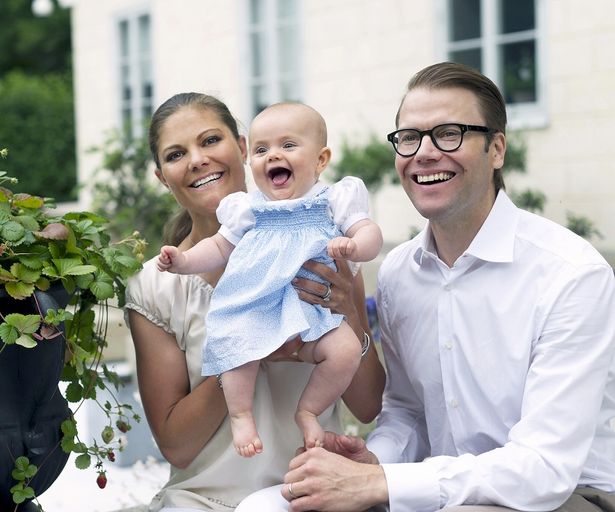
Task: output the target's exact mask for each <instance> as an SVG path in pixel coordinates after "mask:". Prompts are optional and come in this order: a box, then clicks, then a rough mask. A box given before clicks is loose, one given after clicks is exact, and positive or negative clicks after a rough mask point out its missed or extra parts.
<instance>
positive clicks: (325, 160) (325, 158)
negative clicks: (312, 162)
mask: <svg viewBox="0 0 615 512" xmlns="http://www.w3.org/2000/svg"><path fill="white" fill-rule="evenodd" d="M330 160H331V148H329V147H327V146H325V147H324V148H322V149H321V150H320V153H318V163H317V165H316V173H317V174H320V173H321V172H322V171H324V170H325V169H326V167H327V165H329V161H330Z"/></svg>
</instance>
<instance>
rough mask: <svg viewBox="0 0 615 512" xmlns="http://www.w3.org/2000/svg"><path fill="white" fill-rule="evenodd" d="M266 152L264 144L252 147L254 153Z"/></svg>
mask: <svg viewBox="0 0 615 512" xmlns="http://www.w3.org/2000/svg"><path fill="white" fill-rule="evenodd" d="M266 152H267V148H266V147H265V146H258V147H256V148H254V154H255V155H262V154H263V153H266Z"/></svg>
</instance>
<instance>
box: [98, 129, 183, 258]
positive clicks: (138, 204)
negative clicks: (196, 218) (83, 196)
mask: <svg viewBox="0 0 615 512" xmlns="http://www.w3.org/2000/svg"><path fill="white" fill-rule="evenodd" d="M91 151H92V152H94V153H96V154H98V155H99V156H100V159H101V164H100V167H99V168H98V169H97V171H96V174H95V175H94V205H93V208H94V211H96V212H97V213H99V214H101V215H103V216H104V217H106V218H108V219H111V221H110V225H109V230H110V233H111V235H112V237H113V238H115V239H121V238H124V237H126V236H129V235H130V234H131V233H132V232H133V231H135V230H137V231H139V233H140V234H141V236H143V238H145V239H146V240H147V242H148V248H147V250H146V251H145V254H146V257H151V256H153V255H154V254H156V253H157V252H158V250H159V249H160V245H161V238H162V229H163V226H164V224H165V222H166V221H167V220H168V219H169V218H170V217H171V215H172V213H173V212H174V211H175V210H176V209H177V203H176V202H175V199H174V198H173V196H172V195H171V194H170V193H169V192H168V191H167V190H166V189H165V188H164V187H163V186H162V185H161V184H160V183H159V182H158V180H156V179H152V163H151V154H150V151H149V146H148V144H147V140H146V139H145V138H140V139H133V140H131V141H130V142H127V141H126V140H125V139H124V138H123V137H122V136H121V134H120V132H118V131H113V132H110V133H109V134H108V135H107V137H106V140H105V141H104V143H103V145H102V146H100V147H96V148H92V150H91Z"/></svg>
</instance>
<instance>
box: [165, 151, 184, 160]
mask: <svg viewBox="0 0 615 512" xmlns="http://www.w3.org/2000/svg"><path fill="white" fill-rule="evenodd" d="M182 156H183V153H182V152H181V151H173V152H172V153H169V154H168V155H167V158H166V160H167V162H173V161H175V160H178V159H179V158H181V157H182Z"/></svg>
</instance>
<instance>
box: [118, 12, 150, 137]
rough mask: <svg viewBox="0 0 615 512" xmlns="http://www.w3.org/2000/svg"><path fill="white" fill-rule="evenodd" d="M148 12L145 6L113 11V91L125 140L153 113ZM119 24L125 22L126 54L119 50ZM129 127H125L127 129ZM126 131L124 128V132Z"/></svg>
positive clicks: (139, 130) (142, 127)
mask: <svg viewBox="0 0 615 512" xmlns="http://www.w3.org/2000/svg"><path fill="white" fill-rule="evenodd" d="M143 18H147V20H148V34H147V36H146V37H147V38H148V42H147V48H146V49H143V48H142V47H141V26H140V23H141V20H142V19H143ZM152 22H153V20H152V14H151V12H150V9H149V8H147V7H145V6H144V7H141V8H134V9H130V10H125V11H122V12H121V13H116V15H115V17H114V20H113V23H114V27H113V28H114V33H115V41H116V50H115V55H116V58H117V66H116V73H117V80H116V91H117V94H118V108H117V120H118V123H117V124H118V126H119V127H120V130H121V132H122V133H123V134H124V136H125V137H126V138H127V139H137V138H140V137H143V136H144V132H145V123H146V122H147V121H148V120H149V117H151V115H152V114H153V110H154V101H155V82H154V76H155V75H154V51H153V50H154V49H153V43H154V40H153V37H152ZM122 23H126V24H127V25H126V26H127V27H128V28H127V37H128V48H129V50H128V54H127V55H123V52H122V29H121V25H122ZM124 66H126V67H127V69H128V85H129V87H130V90H131V96H130V98H129V99H125V98H124V90H123V88H124V81H123V73H122V68H123V67H124ZM142 66H146V67H147V72H146V73H143V71H142ZM147 78H149V81H150V87H151V90H150V94H149V96H146V95H145V94H143V87H144V85H145V84H146V81H147ZM146 108H147V109H148V110H149V115H148V116H146V115H144V111H145V109H146ZM126 110H128V111H129V112H130V123H129V125H126V122H125V116H124V112H125V111H126ZM128 129H129V130H128ZM127 130H128V131H127Z"/></svg>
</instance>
